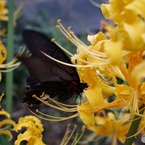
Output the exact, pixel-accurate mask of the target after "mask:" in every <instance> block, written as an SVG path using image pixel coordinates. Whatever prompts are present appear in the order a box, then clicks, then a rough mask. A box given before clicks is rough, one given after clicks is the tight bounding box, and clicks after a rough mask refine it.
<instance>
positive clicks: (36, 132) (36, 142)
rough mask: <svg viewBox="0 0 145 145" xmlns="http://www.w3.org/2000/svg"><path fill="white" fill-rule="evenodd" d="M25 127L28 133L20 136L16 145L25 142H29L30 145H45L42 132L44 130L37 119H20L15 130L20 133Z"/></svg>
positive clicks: (33, 117)
mask: <svg viewBox="0 0 145 145" xmlns="http://www.w3.org/2000/svg"><path fill="white" fill-rule="evenodd" d="M23 127H24V128H26V131H25V132H24V133H21V134H19V135H18V138H17V140H16V141H15V145H19V144H21V142H22V141H24V140H26V141H27V142H28V143H27V144H28V145H45V144H44V143H43V141H42V137H43V136H42V132H43V130H44V129H43V126H42V124H41V122H40V120H39V119H38V118H37V117H35V116H25V117H21V118H19V122H18V124H16V126H15V127H14V130H15V131H16V132H18V131H19V130H20V129H22V128H23Z"/></svg>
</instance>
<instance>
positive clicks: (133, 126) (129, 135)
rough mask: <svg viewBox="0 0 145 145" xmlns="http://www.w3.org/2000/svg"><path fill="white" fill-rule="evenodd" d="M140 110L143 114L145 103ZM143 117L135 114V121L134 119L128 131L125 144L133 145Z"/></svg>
mask: <svg viewBox="0 0 145 145" xmlns="http://www.w3.org/2000/svg"><path fill="white" fill-rule="evenodd" d="M139 110H140V111H139V112H140V114H143V113H144V110H145V106H144V105H143V106H141V107H140V108H139ZM141 119H142V117H141V116H138V115H135V116H134V118H133V121H132V123H131V126H130V129H129V131H128V133H127V137H126V140H125V143H124V145H132V144H133V141H134V138H135V134H136V133H137V130H138V127H139V124H140V121H141Z"/></svg>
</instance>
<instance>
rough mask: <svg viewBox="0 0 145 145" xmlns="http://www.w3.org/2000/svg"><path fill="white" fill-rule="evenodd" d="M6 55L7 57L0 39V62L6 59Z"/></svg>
mask: <svg viewBox="0 0 145 145" xmlns="http://www.w3.org/2000/svg"><path fill="white" fill-rule="evenodd" d="M6 57H7V50H6V48H5V46H4V45H3V43H2V42H1V41H0V64H2V63H3V62H4V60H6Z"/></svg>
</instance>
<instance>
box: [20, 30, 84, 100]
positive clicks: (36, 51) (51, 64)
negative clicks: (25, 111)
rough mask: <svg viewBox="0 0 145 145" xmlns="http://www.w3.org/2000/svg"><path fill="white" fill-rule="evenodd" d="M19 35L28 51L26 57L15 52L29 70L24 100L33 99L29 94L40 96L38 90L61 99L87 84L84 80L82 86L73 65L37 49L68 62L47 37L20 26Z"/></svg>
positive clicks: (65, 56)
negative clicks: (27, 88)
mask: <svg viewBox="0 0 145 145" xmlns="http://www.w3.org/2000/svg"><path fill="white" fill-rule="evenodd" d="M23 39H24V42H25V43H26V45H27V47H28V49H29V50H30V52H31V56H29V57H26V56H19V60H20V61H22V62H23V63H24V64H25V65H26V67H27V68H28V71H29V74H30V77H29V78H28V79H27V84H28V85H29V86H30V87H29V90H27V91H26V98H25V99H24V101H25V102H28V103H34V101H33V99H32V97H31V96H32V95H33V94H36V95H38V96H40V95H41V94H42V92H45V93H47V94H48V95H49V96H50V97H51V98H52V97H55V96H57V97H58V99H59V100H60V101H65V100H67V99H69V98H70V97H71V96H72V95H74V94H79V93H80V92H82V91H83V89H84V88H86V87H87V84H86V83H84V84H85V85H83V87H82V85H81V83H80V79H79V76H78V73H77V72H76V69H75V68H74V67H70V66H66V65H63V64H60V63H58V62H56V61H54V60H52V59H50V58H48V57H47V56H45V55H44V54H43V53H41V52H44V53H46V54H47V55H49V56H51V57H53V58H55V59H58V60H60V61H62V62H66V63H68V64H70V63H71V61H70V59H69V58H68V57H67V55H66V54H65V53H64V52H63V51H62V50H61V49H60V48H59V47H58V46H57V45H56V44H55V43H53V42H51V41H50V39H49V38H48V37H46V36H45V35H44V34H41V33H39V32H36V31H33V30H24V31H23ZM40 50H41V51H40Z"/></svg>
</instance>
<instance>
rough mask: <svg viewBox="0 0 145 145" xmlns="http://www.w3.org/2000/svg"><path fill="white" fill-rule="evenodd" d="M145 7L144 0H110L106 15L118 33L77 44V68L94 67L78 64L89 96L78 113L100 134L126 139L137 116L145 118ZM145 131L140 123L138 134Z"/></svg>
mask: <svg viewBox="0 0 145 145" xmlns="http://www.w3.org/2000/svg"><path fill="white" fill-rule="evenodd" d="M144 6H145V1H144V0H140V1H138V0H128V1H124V0H119V1H116V0H110V3H109V4H102V5H101V10H102V12H103V14H104V16H105V18H106V19H109V20H112V21H113V22H114V24H115V26H114V29H113V31H110V32H109V33H108V32H107V35H106V33H103V32H99V33H98V34H96V35H93V36H88V40H89V41H90V45H89V46H85V45H82V44H81V43H75V44H76V46H77V48H78V54H77V56H75V59H76V57H77V59H78V61H77V62H78V66H79V65H92V67H90V66H89V67H88V68H78V72H79V75H80V78H81V79H82V80H83V81H85V82H87V83H88V85H89V88H88V89H87V90H85V95H86V99H87V100H86V101H85V102H84V103H82V104H81V105H79V106H78V107H77V110H78V112H79V116H80V118H81V120H82V121H83V123H84V124H85V125H86V126H87V128H88V129H90V130H92V131H94V132H95V133H96V135H102V136H110V135H113V136H114V137H115V138H116V139H119V140H120V141H121V142H124V140H125V138H126V134H127V132H128V130H129V127H130V123H131V122H132V121H133V119H134V118H133V117H134V116H135V115H139V116H142V118H144V116H143V115H142V114H140V110H139V107H141V106H142V108H144V98H145V91H144V90H145V82H144V78H145V67H144V66H145V61H144V49H145V11H144ZM106 31H107V29H106ZM108 34H110V35H109V36H108ZM74 39H75V38H74ZM119 81H121V83H119ZM111 99H112V100H111ZM142 122H144V119H142ZM141 124H142V125H143V124H144V123H141ZM143 130H144V126H142V127H141V126H140V130H139V132H141V131H142V132H143V133H144V131H143ZM134 135H135V134H134ZM116 139H115V140H116ZM114 142H115V141H114Z"/></svg>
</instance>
